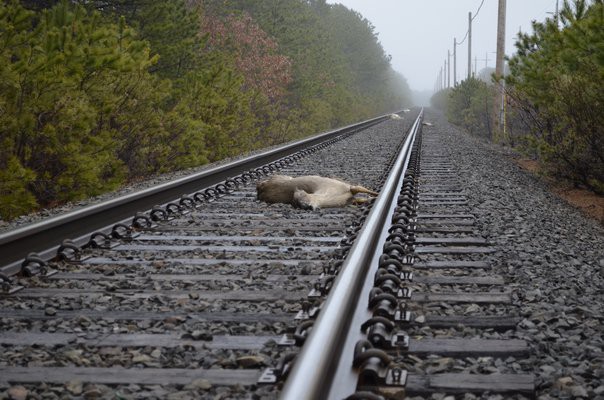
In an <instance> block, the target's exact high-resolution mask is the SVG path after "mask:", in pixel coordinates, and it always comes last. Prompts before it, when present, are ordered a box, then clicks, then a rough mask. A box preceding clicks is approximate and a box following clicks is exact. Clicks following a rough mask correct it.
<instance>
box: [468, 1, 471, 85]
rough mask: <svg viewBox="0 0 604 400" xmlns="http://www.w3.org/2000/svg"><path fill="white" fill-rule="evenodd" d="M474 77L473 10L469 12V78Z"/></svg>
mask: <svg viewBox="0 0 604 400" xmlns="http://www.w3.org/2000/svg"><path fill="white" fill-rule="evenodd" d="M471 77H472V11H470V12H469V13H468V79H470V78H471Z"/></svg>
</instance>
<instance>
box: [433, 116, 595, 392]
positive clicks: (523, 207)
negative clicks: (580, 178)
mask: <svg viewBox="0 0 604 400" xmlns="http://www.w3.org/2000/svg"><path fill="white" fill-rule="evenodd" d="M426 121H430V122H432V123H433V124H434V126H432V127H430V126H424V134H429V133H430V132H431V131H435V130H439V131H444V132H445V135H444V139H443V140H444V141H445V142H446V143H447V145H448V148H449V149H450V153H451V157H452V160H453V163H454V165H455V166H456V167H457V168H458V171H460V176H459V179H460V180H461V181H462V182H464V184H465V185H466V187H467V188H469V189H468V190H466V195H467V197H468V199H469V206H470V208H471V209H472V212H473V213H474V214H475V215H476V217H477V219H476V221H477V225H478V226H479V228H480V230H481V232H482V233H483V234H485V236H487V237H488V238H489V240H490V241H491V242H492V243H493V244H494V246H495V247H496V249H497V252H496V253H494V254H493V255H491V256H490V259H491V261H492V264H493V265H494V269H493V271H494V272H495V273H499V274H501V275H503V276H504V277H505V278H506V281H507V282H508V284H509V286H510V288H511V290H512V298H513V303H514V304H515V305H517V306H518V308H519V310H520V314H521V316H522V317H523V318H524V319H523V321H522V322H521V323H520V325H519V327H518V329H517V330H516V331H515V332H514V335H515V337H516V338H518V339H525V340H527V341H528V342H529V345H530V346H531V349H532V352H533V353H532V357H531V358H530V359H529V363H528V365H527V363H526V361H523V362H522V363H519V364H518V367H519V368H521V369H522V370H529V371H532V373H534V374H535V376H536V384H537V398H538V399H539V400H549V399H552V400H553V399H599V400H602V399H604V366H603V364H604V363H603V361H604V353H603V348H604V297H603V294H604V290H603V289H604V228H603V227H602V226H601V225H600V224H599V223H598V222H597V221H595V220H593V219H589V218H588V217H586V216H584V215H583V214H582V213H581V212H580V211H579V210H577V209H575V208H574V207H572V206H571V205H569V204H568V203H566V202H565V201H564V200H562V199H560V198H559V197H557V196H556V195H554V194H552V193H551V192H550V191H549V190H548V187H547V186H546V184H544V183H543V182H541V181H540V180H539V179H537V178H535V177H534V176H532V175H530V174H529V173H527V172H525V171H523V170H522V169H520V168H519V167H518V166H517V165H516V164H515V163H514V162H513V161H512V160H511V159H510V152H509V150H506V149H502V148H500V147H498V146H495V145H492V144H490V143H487V142H484V141H482V140H479V139H477V138H474V137H471V136H469V135H467V134H465V133H463V132H461V131H460V130H459V129H457V128H455V127H453V126H452V125H450V124H448V123H447V122H446V120H445V119H444V117H443V116H442V115H440V114H438V113H436V112H434V111H431V110H428V112H427V113H426ZM471 333H472V332H467V333H466V334H471ZM445 334H446V333H445ZM463 362H466V363H467V362H470V363H472V361H471V360H470V361H468V360H464V361H463ZM480 363H485V364H486V365H489V364H491V361H490V360H482V361H480ZM512 365H513V364H512ZM463 398H474V397H472V396H470V397H468V396H466V397H463ZM485 398H489V399H503V398H505V397H501V396H488V397H485Z"/></svg>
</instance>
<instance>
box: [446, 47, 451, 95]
mask: <svg viewBox="0 0 604 400" xmlns="http://www.w3.org/2000/svg"><path fill="white" fill-rule="evenodd" d="M447 87H448V88H450V87H451V50H447Z"/></svg>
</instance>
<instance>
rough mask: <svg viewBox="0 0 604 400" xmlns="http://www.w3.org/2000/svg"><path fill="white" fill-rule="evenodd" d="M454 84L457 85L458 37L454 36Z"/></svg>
mask: <svg viewBox="0 0 604 400" xmlns="http://www.w3.org/2000/svg"><path fill="white" fill-rule="evenodd" d="M453 86H454V87H457V38H453Z"/></svg>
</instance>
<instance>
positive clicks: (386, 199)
mask: <svg viewBox="0 0 604 400" xmlns="http://www.w3.org/2000/svg"><path fill="white" fill-rule="evenodd" d="M422 117H423V109H422V110H421V111H420V113H419V116H418V117H417V119H416V120H415V122H414V124H413V126H412V127H411V129H410V131H409V134H408V135H407V139H406V140H405V143H404V145H403V146H402V148H401V151H400V152H399V155H398V156H397V160H396V162H395V163H394V168H393V169H392V171H391V172H390V174H389V175H388V178H387V180H386V182H385V184H384V186H383V188H382V190H381V192H380V194H379V196H378V197H377V199H376V200H375V202H374V205H373V207H372V210H371V212H370V213H369V215H368V216H367V219H366V221H365V225H364V226H363V228H362V230H361V231H360V232H359V234H358V236H357V239H356V241H355V243H354V245H353V246H352V248H351V249H350V251H349V253H348V257H347V258H346V260H345V261H344V264H343V265H342V268H341V270H340V273H339V274H338V277H337V278H336V280H335V282H334V286H333V287H332V289H331V291H330V293H329V295H328V297H327V300H326V301H325V304H324V305H323V307H322V309H321V312H320V313H319V316H318V318H317V320H316V321H315V323H314V325H313V327H312V330H311V331H310V334H309V336H308V338H307V339H306V341H305V344H304V346H303V347H302V350H301V351H300V353H299V354H298V356H297V357H296V359H295V362H294V365H293V367H292V370H291V372H290V374H289V376H288V378H287V379H286V381H285V385H284V387H283V391H282V392H281V397H280V398H281V399H283V400H303V399H307V400H317V399H342V398H344V397H346V394H351V393H354V391H355V389H356V381H357V376H356V374H354V373H352V361H351V360H352V358H350V363H348V364H347V366H346V365H344V366H343V368H347V370H346V371H339V367H340V365H341V364H342V363H341V360H342V358H344V357H343V350H345V349H344V346H345V343H347V342H350V341H351V340H349V337H350V336H351V334H353V335H354V334H358V333H357V332H351V326H352V321H353V319H355V313H356V312H357V310H358V309H359V301H358V298H359V293H360V292H361V291H362V289H363V287H364V286H365V282H366V281H367V278H368V276H369V272H370V268H371V266H372V262H373V261H374V258H375V255H376V254H377V253H378V250H379V248H380V245H381V243H382V241H383V240H382V241H381V240H380V239H382V238H383V236H384V226H387V225H388V222H389V221H390V219H391V217H392V215H393V213H394V209H395V207H396V199H397V196H398V191H399V190H400V187H401V185H402V181H403V178H404V175H405V171H406V169H407V165H408V163H409V158H410V155H411V149H412V147H413V143H414V141H415V137H416V136H417V133H418V132H419V129H420V128H421V121H422ZM361 301H362V300H361ZM364 308H366V306H365V307H364ZM351 351H352V349H350V352H351ZM342 372H343V373H342Z"/></svg>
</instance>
